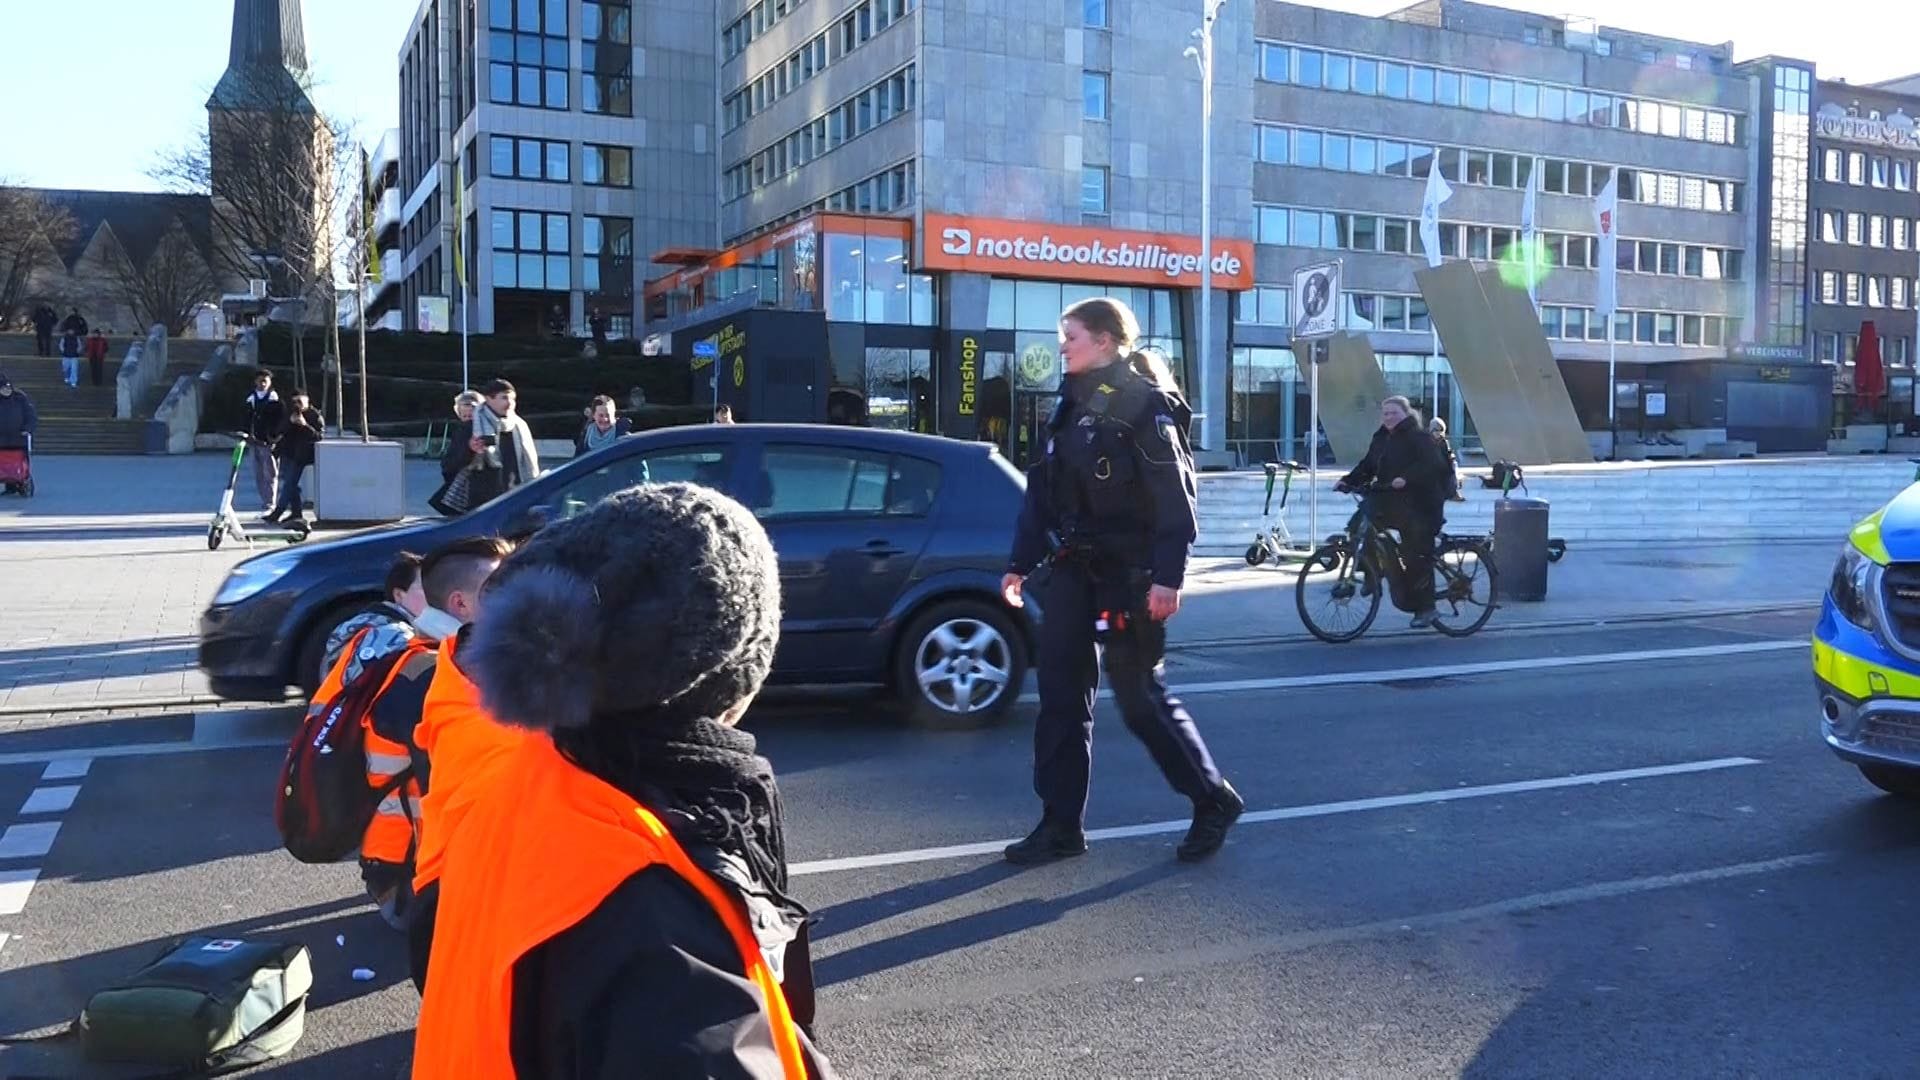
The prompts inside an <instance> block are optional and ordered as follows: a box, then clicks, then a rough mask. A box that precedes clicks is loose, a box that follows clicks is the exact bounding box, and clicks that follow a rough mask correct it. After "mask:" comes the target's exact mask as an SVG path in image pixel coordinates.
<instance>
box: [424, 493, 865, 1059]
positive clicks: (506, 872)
mask: <svg viewBox="0 0 1920 1080" xmlns="http://www.w3.org/2000/svg"><path fill="white" fill-rule="evenodd" d="M484 606H485V615H484V617H483V618H482V619H481V620H480V621H479V622H477V623H476V624H475V626H474V628H473V631H472V634H471V636H470V638H469V639H468V641H467V642H466V643H465V645H464V646H462V647H461V650H460V653H461V664H462V667H463V668H464V670H466V671H467V672H468V673H469V674H471V675H472V677H473V681H474V684H475V686H476V687H477V689H478V691H479V697H480V702H481V704H482V706H483V707H484V709H485V710H486V711H487V712H488V713H489V714H491V715H492V716H493V717H496V718H497V719H498V720H499V721H500V722H503V723H507V724H512V725H515V726H516V727H519V728H521V729H523V730H524V731H525V732H526V733H527V734H526V735H525V737H524V738H523V739H522V740H521V741H520V742H519V743H518V744H517V745H516V746H514V747H512V748H511V749H510V750H508V751H506V752H505V753H504V754H503V755H502V756H501V758H500V759H499V760H498V762H497V764H496V766H495V768H494V770H493V772H492V773H491V774H490V775H489V776H487V777H485V778H484V779H483V780H478V781H476V780H474V779H473V778H468V779H467V780H465V781H463V784H475V783H477V784H479V785H480V789H479V790H477V791H475V790H471V789H469V791H468V793H467V794H468V796H469V797H470V798H471V800H472V802H471V805H470V806H469V807H468V808H467V810H466V812H465V814H464V816H463V817H462V818H461V820H460V822H459V824H458V828H456V829H454V830H453V831H452V832H451V834H450V835H448V837H447V839H446V851H445V858H444V862H443V864H442V869H441V873H440V900H439V912H438V917H437V923H438V925H437V927H436V930H435V937H436V940H435V942H434V948H433V954H432V958H431V960H430V962H429V977H428V979H427V987H426V994H425V998H424V1000H423V1001H422V1003H421V1009H420V1021H419V1028H418V1030H417V1032H416V1036H415V1041H414V1061H413V1076H414V1078H415V1080H509V1078H512V1080H574V1078H585V1077H608V1076H663V1077H664V1076H673V1077H694V1076H701V1077H715V1076H725V1077H739V1078H752V1080H774V1078H780V1080H808V1078H809V1077H815V1078H827V1077H831V1076H833V1075H834V1074H833V1072H832V1069H831V1066H830V1065H829V1064H828V1062H827V1061H826V1059H825V1057H824V1056H823V1055H821V1054H820V1053H819V1052H818V1050H817V1049H816V1048H815V1047H814V1046H813V1044H812V1041H811V1039H810V1037H809V1036H808V1035H807V1033H806V1031H805V1030H804V1029H805V1027H806V1025H807V1024H809V1023H810V1022H811V1020H812V1012H813V1000H812V998H813V993H812V972H811V964H810V961H809V959H808V955H807V947H806V937H805V933H804V928H805V926H806V921H807V912H806V909H805V908H803V907H801V905H800V904H799V903H798V902H796V901H795V900H793V899H792V898H791V897H790V896H789V895H788V894H787V863H786V847H785V838H784V836H783V834H782V828H781V806H780V797H779V793H778V790H777V788H776V787H775V784H774V779H773V771H772V767H771V766H770V765H769V764H768V763H767V761H766V760H765V759H764V758H762V757H760V756H759V755H758V754H757V753H756V752H755V743H754V740H753V737H752V736H750V735H747V734H745V733H743V732H741V731H739V730H737V728H736V726H735V725H737V724H738V723H739V721H740V719H741V717H742V716H743V715H744V714H745V712H746V710H747V707H748V705H749V704H750V703H751V702H752V701H753V699H754V696H755V695H756V694H757V693H758V692H759V689H760V686H761V683H762V682H763V681H764V680H765V679H766V676H767V672H768V669H769V668H770V667H771V666H772V662H773V653H774V647H775V645H776V644H777V643H778V640H779V632H780V597H779V569H778V564H777V563H776V561H775V558H774V553H773V547H772V545H771V544H770V543H769V542H768V541H767V536H766V533H765V532H764V531H763V530H762V529H761V527H760V524H759V522H757V521H756V520H755V519H754V517H753V515H752V514H751V513H749V512H748V511H747V510H746V508H744V507H742V506H741V505H739V504H738V503H736V502H734V501H732V500H731V499H728V498H727V497H726V496H724V495H721V494H719V493H717V492H714V491H711V490H708V489H705V488H700V487H695V486H693V485H689V484H670V485H658V486H655V485H644V486H641V487H636V488H629V489H627V490H625V491H622V492H618V493H616V494H614V495H612V496H609V497H608V498H606V499H604V500H602V501H601V502H600V503H598V504H597V505H595V506H594V507H593V508H592V509H591V510H589V511H588V512H586V513H585V514H582V515H580V516H577V517H573V518H569V519H567V520H565V521H560V522H556V523H554V524H552V525H549V526H547V527H546V528H545V529H542V530H541V531H540V532H539V533H538V534H537V535H536V536H534V538H533V539H532V540H530V541H529V542H528V543H527V544H526V545H525V546H524V547H522V548H520V550H518V551H516V552H515V553H514V554H513V555H512V556H511V557H510V558H508V560H507V561H506V562H505V563H504V564H503V565H502V566H501V568H500V570H499V573H498V574H497V575H496V577H495V579H494V581H493V582H492V584H491V586H490V587H489V589H488V591H487V595H486V597H485V599H484ZM444 767H445V763H444V762H442V763H439V764H437V765H436V768H444Z"/></svg>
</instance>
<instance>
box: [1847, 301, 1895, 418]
mask: <svg viewBox="0 0 1920 1080" xmlns="http://www.w3.org/2000/svg"><path fill="white" fill-rule="evenodd" d="M1853 392H1854V393H1855V394H1856V395H1858V396H1859V398H1860V401H1861V403H1862V404H1864V405H1871V404H1872V403H1873V402H1874V400H1875V399H1877V398H1880V397H1883V396H1885V395H1886V392H1887V369H1886V367H1885V365H1883V364H1881V363H1880V333H1879V331H1877V330H1875V329H1874V326H1873V321H1872V320H1871V319H1869V320H1868V321H1866V322H1863V323H1861V324H1860V348H1859V351H1857V352H1855V353H1854V354H1853Z"/></svg>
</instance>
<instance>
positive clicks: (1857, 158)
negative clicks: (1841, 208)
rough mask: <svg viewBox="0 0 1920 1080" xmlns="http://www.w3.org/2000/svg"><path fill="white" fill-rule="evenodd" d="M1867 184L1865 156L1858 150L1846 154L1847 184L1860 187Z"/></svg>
mask: <svg viewBox="0 0 1920 1080" xmlns="http://www.w3.org/2000/svg"><path fill="white" fill-rule="evenodd" d="M1866 182H1867V155H1865V154H1863V153H1861V152H1860V151H1858V150H1854V151H1852V152H1850V153H1848V154H1847V183H1849V184H1852V185H1853V186H1854V187H1861V186H1863V185H1865V184H1866Z"/></svg>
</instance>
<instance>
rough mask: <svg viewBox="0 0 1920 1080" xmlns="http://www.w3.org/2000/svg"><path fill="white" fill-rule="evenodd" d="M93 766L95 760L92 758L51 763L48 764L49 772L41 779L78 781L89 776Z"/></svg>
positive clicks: (68, 759)
mask: <svg viewBox="0 0 1920 1080" xmlns="http://www.w3.org/2000/svg"><path fill="white" fill-rule="evenodd" d="M92 766H93V759H92V758H90V757H75V758H62V759H60V760H58V761H49V762H48V763H47V771H46V772H43V773H41V774H40V779H42V780H78V779H80V778H81V777H83V776H85V775H87V770H88V769H89V768H91V767H92Z"/></svg>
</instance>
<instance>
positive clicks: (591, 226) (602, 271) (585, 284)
mask: <svg viewBox="0 0 1920 1080" xmlns="http://www.w3.org/2000/svg"><path fill="white" fill-rule="evenodd" d="M580 254H581V255H582V256H583V258H582V259H581V260H580V287H581V288H582V289H585V290H586V291H587V292H588V293H589V294H591V295H596V296H606V297H612V298H614V299H619V300H626V301H628V303H629V305H631V302H632V300H633V219H632V218H615V217H584V218H581V219H580Z"/></svg>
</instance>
